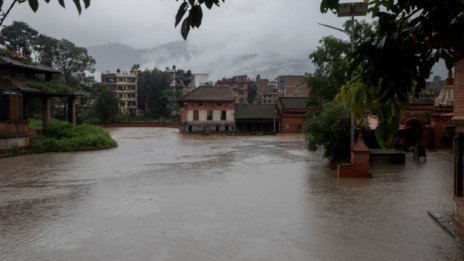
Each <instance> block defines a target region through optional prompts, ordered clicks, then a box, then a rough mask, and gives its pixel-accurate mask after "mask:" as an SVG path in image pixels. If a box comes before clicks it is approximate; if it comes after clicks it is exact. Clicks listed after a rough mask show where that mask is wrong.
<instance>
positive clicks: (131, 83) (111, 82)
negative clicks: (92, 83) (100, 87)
mask: <svg viewBox="0 0 464 261" xmlns="http://www.w3.org/2000/svg"><path fill="white" fill-rule="evenodd" d="M137 75H138V70H132V71H130V72H127V71H124V72H121V70H119V69H118V70H117V71H116V73H110V72H107V73H102V74H101V82H102V83H103V84H106V85H108V86H109V87H110V88H111V90H113V92H114V93H115V94H116V96H117V97H118V98H119V105H120V107H121V108H125V109H126V110H127V111H128V112H129V114H131V115H136V114H137Z"/></svg>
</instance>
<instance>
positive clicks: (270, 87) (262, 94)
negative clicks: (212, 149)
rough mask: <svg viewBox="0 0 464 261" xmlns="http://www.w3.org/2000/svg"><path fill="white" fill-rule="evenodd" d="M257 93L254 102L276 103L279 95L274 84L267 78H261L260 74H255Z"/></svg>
mask: <svg viewBox="0 0 464 261" xmlns="http://www.w3.org/2000/svg"><path fill="white" fill-rule="evenodd" d="M256 86H257V93H256V96H255V99H254V102H253V103H254V104H276V102H277V99H278V98H279V97H280V95H279V92H278V88H277V85H276V84H273V82H270V81H269V80H268V79H261V76H260V75H257V76H256Z"/></svg>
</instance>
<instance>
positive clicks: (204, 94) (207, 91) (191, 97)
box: [178, 86, 235, 103]
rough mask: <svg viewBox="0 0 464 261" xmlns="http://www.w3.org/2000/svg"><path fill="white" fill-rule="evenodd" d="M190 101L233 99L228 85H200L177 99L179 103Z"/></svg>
mask: <svg viewBox="0 0 464 261" xmlns="http://www.w3.org/2000/svg"><path fill="white" fill-rule="evenodd" d="M189 101H190V102H191V101H199V102H201V101H235V98H234V95H233V93H232V90H231V89H230V88H229V87H213V86H201V87H198V88H196V89H194V90H193V91H191V92H189V93H187V94H186V95H184V96H182V97H181V98H180V99H179V101H178V102H179V103H183V102H189Z"/></svg>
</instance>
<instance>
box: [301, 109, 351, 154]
mask: <svg viewBox="0 0 464 261" xmlns="http://www.w3.org/2000/svg"><path fill="white" fill-rule="evenodd" d="M305 133H306V141H307V145H308V149H309V150H310V151H316V150H319V149H323V150H324V157H326V158H328V159H330V160H344V159H349V157H350V114H349V111H348V110H347V108H346V107H345V106H343V105H341V104H338V103H337V102H328V103H326V104H325V106H324V108H323V109H322V110H321V111H319V112H316V113H312V114H309V115H308V116H307V119H306V121H305Z"/></svg>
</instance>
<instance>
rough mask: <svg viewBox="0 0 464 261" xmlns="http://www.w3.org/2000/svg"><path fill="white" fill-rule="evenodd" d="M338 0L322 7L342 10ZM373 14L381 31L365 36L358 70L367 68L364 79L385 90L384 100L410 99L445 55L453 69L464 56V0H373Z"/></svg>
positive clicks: (356, 61)
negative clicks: (454, 64) (455, 63)
mask: <svg viewBox="0 0 464 261" xmlns="http://www.w3.org/2000/svg"><path fill="white" fill-rule="evenodd" d="M338 2H339V1H338V0H323V1H322V3H321V11H322V12H327V11H329V10H331V11H333V12H334V13H336V12H337V7H338ZM369 12H370V14H371V15H372V17H373V18H374V19H376V20H377V21H378V30H379V31H378V33H377V34H375V35H372V36H371V37H368V38H364V39H359V41H360V43H359V44H358V48H357V50H356V53H355V54H354V56H355V59H354V63H352V68H353V69H354V68H359V67H360V68H361V70H360V72H361V74H359V78H360V80H361V81H363V82H364V83H366V84H368V85H372V86H376V87H377V88H379V89H380V92H379V93H381V96H380V97H379V98H380V99H381V100H388V99H392V98H395V99H398V100H401V101H407V100H408V99H409V98H410V94H412V93H416V94H417V93H418V92H419V91H421V90H422V89H423V88H424V87H425V81H426V79H427V78H429V76H430V73H431V70H432V66H433V65H434V64H435V63H436V62H437V61H438V60H439V59H440V58H442V59H444V60H445V62H446V64H447V66H448V68H451V67H452V65H453V63H454V62H455V61H456V60H457V59H459V58H461V57H462V56H463V49H462V46H464V31H463V30H462V28H463V26H464V1H462V0H450V1H439V0H402V1H397V0H371V1H369Z"/></svg>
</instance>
